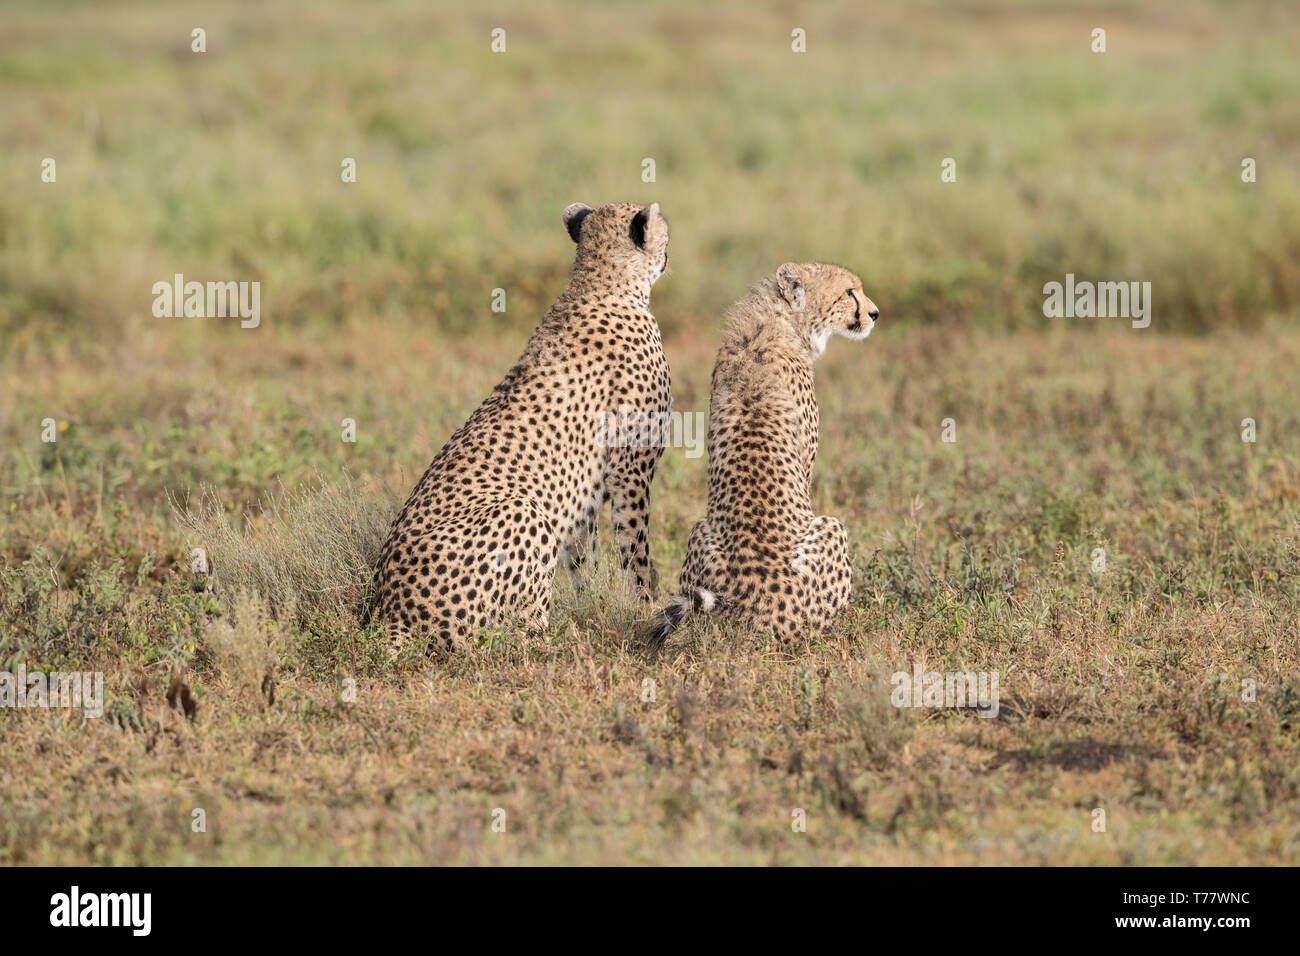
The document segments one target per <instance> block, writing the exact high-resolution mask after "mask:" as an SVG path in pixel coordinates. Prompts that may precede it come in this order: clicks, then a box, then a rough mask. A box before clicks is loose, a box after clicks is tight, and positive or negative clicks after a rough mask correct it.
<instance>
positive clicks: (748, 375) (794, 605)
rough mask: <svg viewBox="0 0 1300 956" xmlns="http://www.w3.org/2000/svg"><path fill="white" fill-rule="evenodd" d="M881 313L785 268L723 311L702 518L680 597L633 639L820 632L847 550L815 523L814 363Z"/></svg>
mask: <svg viewBox="0 0 1300 956" xmlns="http://www.w3.org/2000/svg"><path fill="white" fill-rule="evenodd" d="M879 315H880V312H879V310H877V308H876V306H875V303H873V302H872V301H871V300H870V299H869V298H867V296H866V295H865V294H864V293H863V291H862V280H861V279H859V278H858V277H857V276H856V275H854V274H853V273H852V272H850V271H848V270H847V269H843V268H841V267H840V266H835V265H827V264H825V263H820V262H814V263H804V264H796V263H793V262H787V263H786V264H785V265H783V266H781V268H780V269H778V270H777V272H776V274H775V275H772V276H769V277H768V278H766V279H764V280H763V281H762V282H760V283H759V284H758V285H756V286H755V287H754V288H753V289H752V290H751V291H750V293H749V295H747V296H746V297H745V298H743V299H741V300H740V301H739V302H737V303H736V304H735V305H733V306H732V308H731V311H730V315H729V319H728V322H727V326H726V329H725V331H724V332H723V336H722V347H721V349H719V351H718V360H717V363H716V364H715V365H714V368H713V397H712V399H711V402H710V409H709V503H708V514H707V516H706V517H705V518H704V520H702V521H700V522H699V523H697V524H696V525H695V527H694V529H692V531H691V535H690V539H689V542H688V544H687V549H686V563H685V565H684V566H683V567H682V573H681V579H680V581H681V593H680V594H679V596H678V597H676V598H674V599H673V600H672V601H671V602H670V603H669V604H668V606H667V607H666V608H665V609H664V610H663V611H662V612H661V613H660V614H659V615H658V616H657V617H656V618H654V619H653V620H652V621H651V622H650V623H649V624H648V625H647V626H646V628H645V629H644V631H643V632H642V639H643V640H644V641H645V643H646V644H647V646H648V647H649V649H650V650H651V651H652V652H657V651H658V650H659V649H660V648H661V647H662V646H663V643H664V641H665V640H667V638H668V636H669V635H670V634H671V633H672V632H673V631H674V630H675V629H676V628H678V627H679V626H681V625H682V624H683V623H684V622H685V621H686V620H687V619H688V618H690V617H691V616H692V614H694V613H696V612H710V611H723V612H729V613H732V614H736V615H743V616H746V617H748V618H749V619H750V620H751V621H752V622H753V623H754V624H755V625H756V626H758V627H759V628H761V629H764V630H769V631H771V632H773V634H775V635H776V636H777V637H778V638H779V639H782V640H786V639H789V638H791V637H794V636H796V635H800V634H807V633H811V632H817V631H822V630H825V629H827V628H829V627H830V626H831V625H832V624H833V623H834V621H835V619H836V617H837V616H838V615H839V612H840V611H841V610H843V608H844V607H845V606H846V605H847V604H848V600H849V578H850V570H849V558H848V538H847V535H846V534H845V532H844V526H843V525H842V524H841V523H840V522H839V521H838V520H837V519H835V518H831V517H827V516H821V517H818V516H816V515H815V514H814V513H813V508H812V499H811V497H810V494H809V486H810V484H811V482H812V470H813V461H814V460H815V459H816V457H817V429H818V412H817V397H816V394H815V392H814V390H813V368H812V367H813V362H814V360H816V359H817V358H818V357H819V356H820V355H821V354H822V353H823V352H824V351H825V349H826V343H827V340H828V339H829V338H830V337H831V336H832V335H842V336H844V337H845V338H849V339H865V338H866V337H867V336H868V335H870V334H871V330H872V328H873V327H874V326H875V321H876V319H877V318H878V317H879Z"/></svg>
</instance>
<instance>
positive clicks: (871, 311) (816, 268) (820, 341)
mask: <svg viewBox="0 0 1300 956" xmlns="http://www.w3.org/2000/svg"><path fill="white" fill-rule="evenodd" d="M775 279H776V289H777V292H778V293H779V294H780V296H781V298H782V299H783V300H784V303H785V305H786V306H787V308H788V318H789V321H790V324H791V325H792V326H793V327H794V329H795V332H796V333H798V335H799V337H800V338H801V339H804V340H805V341H807V343H808V347H809V349H810V350H811V351H812V356H813V358H817V357H818V356H820V355H821V354H822V353H823V352H825V351H826V343H827V342H828V341H829V340H830V337H831V336H832V335H842V336H844V338H846V339H853V340H855V341H860V340H862V339H865V338H866V337H867V336H868V335H870V334H871V330H872V329H873V328H875V327H876V320H877V319H878V318H879V317H880V310H879V309H877V308H876V304H875V303H874V302H872V301H871V300H870V299H869V298H867V294H866V293H865V292H863V291H862V280H861V279H860V278H858V276H856V275H855V274H854V273H852V272H850V271H849V270H848V269H845V268H843V267H842V266H836V265H830V264H829V263H825V262H805V263H794V262H787V263H786V264H785V265H783V266H781V268H779V269H777V270H776V276H775Z"/></svg>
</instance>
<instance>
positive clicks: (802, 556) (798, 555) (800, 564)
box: [792, 515, 852, 630]
mask: <svg viewBox="0 0 1300 956" xmlns="http://www.w3.org/2000/svg"><path fill="white" fill-rule="evenodd" d="M792 564H793V566H794V570H795V571H796V572H798V573H800V574H806V575H807V576H808V578H809V590H810V592H811V596H812V598H813V601H812V606H811V607H810V608H809V611H810V613H811V614H812V617H813V621H812V623H813V625H814V626H815V627H816V628H817V629H818V630H829V629H830V628H831V627H833V626H834V624H835V620H836V618H837V617H838V616H839V614H840V612H841V611H842V610H844V608H845V607H847V606H848V603H849V588H850V584H851V582H852V568H851V567H850V565H849V536H848V532H846V531H845V530H844V525H843V524H842V523H841V522H840V520H839V519H838V518H833V517H831V516H830V515H821V516H820V517H817V518H814V519H813V520H812V522H811V523H810V524H809V526H808V531H807V533H806V534H805V535H804V538H803V541H802V542H801V544H800V546H799V548H797V549H796V550H795V557H794V561H793V562H792Z"/></svg>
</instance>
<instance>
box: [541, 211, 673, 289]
mask: <svg viewBox="0 0 1300 956" xmlns="http://www.w3.org/2000/svg"><path fill="white" fill-rule="evenodd" d="M564 226H565V228H566V229H567V230H568V231H569V237H570V238H571V239H572V240H573V241H574V242H575V243H577V246H578V255H577V259H576V260H575V263H574V271H575V273H576V272H578V271H579V270H581V269H590V270H594V271H597V272H600V273H601V274H605V273H609V272H612V273H614V274H613V275H610V276H607V277H608V278H630V279H632V280H633V281H634V282H636V283H638V284H640V283H644V284H645V286H646V288H647V289H649V287H650V286H652V285H654V284H655V282H656V281H657V280H658V279H659V277H660V276H661V275H663V274H664V272H665V271H666V270H667V269H668V220H667V219H665V218H664V216H663V213H661V212H660V211H659V204H658V203H657V202H656V203H651V204H650V205H648V206H638V205H636V204H635V203H628V202H621V203H611V204H610V205H608V206H601V207H600V208H599V209H592V208H591V207H590V206H588V205H586V204H585V203H580V202H576V203H573V204H572V205H570V206H569V207H568V208H567V209H565V210H564Z"/></svg>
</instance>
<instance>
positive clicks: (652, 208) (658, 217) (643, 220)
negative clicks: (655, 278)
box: [628, 202, 668, 252]
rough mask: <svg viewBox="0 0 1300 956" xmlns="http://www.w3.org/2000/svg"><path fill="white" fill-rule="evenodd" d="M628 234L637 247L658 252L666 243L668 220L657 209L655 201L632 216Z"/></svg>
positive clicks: (657, 205)
mask: <svg viewBox="0 0 1300 956" xmlns="http://www.w3.org/2000/svg"><path fill="white" fill-rule="evenodd" d="M628 235H630V236H631V237H632V242H633V243H634V244H635V245H636V247H637V248H638V249H645V250H647V251H652V252H658V251H660V250H662V249H663V247H664V246H666V245H667V244H668V220H667V219H665V218H664V214H663V213H661V212H660V211H659V204H658V203H657V202H652V203H651V204H650V205H648V206H646V207H645V208H644V209H642V210H641V211H640V212H638V213H637V214H636V215H635V216H633V217H632V223H631V225H630V226H629V227H628Z"/></svg>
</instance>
